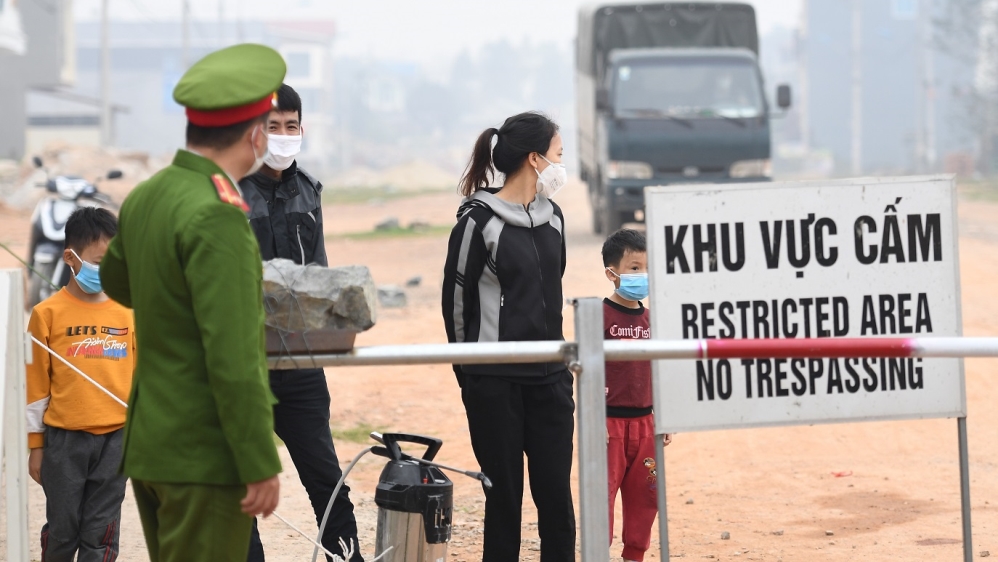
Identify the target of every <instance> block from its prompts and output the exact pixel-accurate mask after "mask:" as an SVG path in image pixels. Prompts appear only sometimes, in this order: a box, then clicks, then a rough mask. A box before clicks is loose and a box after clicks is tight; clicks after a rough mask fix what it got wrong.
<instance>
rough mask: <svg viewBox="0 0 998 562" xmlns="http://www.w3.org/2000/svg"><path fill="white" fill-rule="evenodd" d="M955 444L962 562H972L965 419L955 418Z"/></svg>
mask: <svg viewBox="0 0 998 562" xmlns="http://www.w3.org/2000/svg"><path fill="white" fill-rule="evenodd" d="M956 433H957V442H958V443H959V448H960V508H961V511H962V513H961V515H962V517H961V519H962V520H963V560H964V562H972V561H973V560H974V545H973V534H972V533H971V526H970V459H969V454H968V452H967V418H965V417H962V418H956Z"/></svg>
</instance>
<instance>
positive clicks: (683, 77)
mask: <svg viewBox="0 0 998 562" xmlns="http://www.w3.org/2000/svg"><path fill="white" fill-rule="evenodd" d="M614 81H615V84H614V100H615V102H614V108H615V109H616V112H617V115H620V116H621V117H663V118H684V117H687V118H697V117H706V118H712V117H713V118H729V119H740V118H750V117H758V116H759V115H762V113H763V102H762V92H761V89H760V83H759V76H758V73H757V71H756V68H755V65H754V64H752V62H751V61H748V60H744V61H743V60H739V59H730V58H728V59H702V58H678V59H666V58H661V59H647V60H641V61H625V62H623V63H621V64H619V65H617V67H616V72H615V77H614Z"/></svg>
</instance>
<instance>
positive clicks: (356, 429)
mask: <svg viewBox="0 0 998 562" xmlns="http://www.w3.org/2000/svg"><path fill="white" fill-rule="evenodd" d="M330 429H331V430H332V432H333V440H334V441H349V442H350V443H360V444H361V445H364V444H368V445H372V444H374V440H373V439H371V432H372V431H377V432H378V433H384V431H385V430H384V429H381V428H377V427H374V426H373V425H368V424H366V423H361V424H358V425H355V426H353V427H351V428H342V427H331V428H330Z"/></svg>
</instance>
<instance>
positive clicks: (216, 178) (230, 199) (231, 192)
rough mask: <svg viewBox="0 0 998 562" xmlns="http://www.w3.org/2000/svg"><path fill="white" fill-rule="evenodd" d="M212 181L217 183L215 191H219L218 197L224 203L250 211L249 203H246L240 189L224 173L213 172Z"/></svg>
mask: <svg viewBox="0 0 998 562" xmlns="http://www.w3.org/2000/svg"><path fill="white" fill-rule="evenodd" d="M211 183H213V184H215V191H216V192H218V198H219V199H221V200H222V202H223V203H228V204H229V205H234V206H236V207H239V208H240V209H242V211H243V212H244V213H247V212H249V210H250V208H249V205H247V204H246V201H244V200H243V197H242V195H239V190H237V189H236V188H235V187H234V186H233V185H232V182H230V181H229V178H227V177H225V175H224V174H213V175H212V176H211Z"/></svg>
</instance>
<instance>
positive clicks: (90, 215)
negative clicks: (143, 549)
mask: <svg viewBox="0 0 998 562" xmlns="http://www.w3.org/2000/svg"><path fill="white" fill-rule="evenodd" d="M117 225H118V223H117V220H116V219H115V217H114V215H113V214H111V213H110V212H108V211H106V210H104V209H98V208H94V207H83V208H80V209H78V210H76V211H74V212H73V214H72V215H70V217H69V220H68V221H67V222H66V249H65V251H64V252H63V259H64V260H65V261H66V264H67V265H68V266H69V267H70V269H71V270H72V272H73V279H72V280H70V282H69V284H68V285H67V286H66V287H64V288H63V289H61V290H60V291H59V292H57V293H55V294H54V295H52V296H51V297H49V298H48V299H45V300H44V301H43V302H41V303H39V304H38V305H37V306H35V308H34V309H33V310H32V311H31V319H30V320H29V321H28V331H29V332H30V333H31V335H32V336H34V337H35V338H37V339H38V340H39V341H41V342H42V343H44V344H45V345H46V346H47V347H48V348H50V349H51V350H52V352H54V353H55V354H58V355H59V356H60V357H62V358H63V359H65V360H66V361H68V362H69V363H70V364H72V365H73V366H75V367H76V368H77V369H79V370H80V371H82V372H84V373H86V374H87V376H89V377H90V378H92V379H94V381H96V382H97V383H98V384H100V385H101V386H102V387H104V388H105V389H107V390H108V391H109V392H110V393H112V394H114V395H115V396H117V397H118V398H119V399H120V400H122V401H124V400H127V399H128V393H129V390H130V388H131V385H132V371H133V370H134V366H135V325H134V320H133V318H132V312H131V311H130V310H128V309H126V308H125V307H123V306H121V305H120V304H118V303H116V302H114V301H112V300H110V299H108V297H107V295H105V294H104V292H103V291H102V290H101V283H100V276H99V275H98V264H100V261H101V259H102V258H103V257H104V252H105V251H106V250H107V245H108V242H109V241H110V240H111V238H112V237H113V236H114V235H115V233H116V232H117V230H118V226H117ZM33 347H34V353H33V360H32V362H31V364H30V365H28V368H27V387H28V408H27V414H28V446H29V447H30V448H31V453H30V455H29V457H28V472H29V474H30V475H31V478H32V479H34V481H35V482H37V483H39V484H41V486H42V489H44V490H45V497H46V509H45V517H46V520H47V523H46V524H45V526H44V527H42V533H41V542H42V562H62V561H66V562H71V561H72V560H73V557H74V555H77V554H78V556H79V557H78V560H79V562H91V561H95V562H107V561H110V560H114V559H115V558H117V556H118V525H119V522H120V520H121V502H122V501H124V499H125V477H124V476H122V475H120V474H118V466H119V464H120V463H121V445H122V426H124V423H125V407H124V406H122V405H121V404H119V403H118V402H117V401H115V400H114V399H113V398H111V397H110V396H108V395H107V394H105V393H104V392H103V391H101V390H100V389H99V388H97V386H95V385H94V384H93V383H91V382H89V381H87V380H86V379H85V378H83V377H82V376H80V374H79V373H77V372H75V371H74V370H73V369H72V368H70V367H69V366H68V365H66V364H65V363H63V362H62V361H60V360H59V359H58V358H57V357H53V356H51V354H50V352H49V351H47V350H45V349H43V348H42V347H41V346H38V345H34V346H33Z"/></svg>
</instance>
